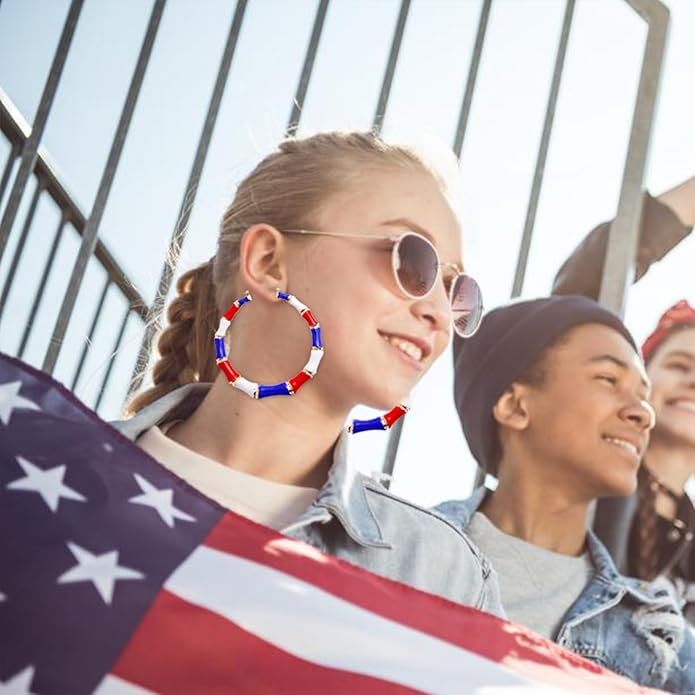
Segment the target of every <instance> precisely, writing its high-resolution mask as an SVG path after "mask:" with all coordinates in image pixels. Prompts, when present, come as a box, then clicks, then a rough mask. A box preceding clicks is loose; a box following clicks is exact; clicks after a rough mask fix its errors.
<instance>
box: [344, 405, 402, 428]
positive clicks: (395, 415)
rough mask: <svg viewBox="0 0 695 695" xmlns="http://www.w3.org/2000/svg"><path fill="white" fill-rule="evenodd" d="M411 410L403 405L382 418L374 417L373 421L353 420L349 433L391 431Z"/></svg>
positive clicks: (349, 426)
mask: <svg viewBox="0 0 695 695" xmlns="http://www.w3.org/2000/svg"><path fill="white" fill-rule="evenodd" d="M409 410H410V408H409V407H408V406H407V405H403V404H402V403H401V404H400V405H397V406H395V407H393V408H391V410H389V411H388V413H384V414H383V415H381V416H380V417H374V418H372V419H371V420H353V421H352V422H351V423H350V424H349V425H348V432H350V434H358V433H359V432H367V431H369V430H389V429H391V427H393V423H394V422H396V420H399V419H400V418H402V417H403V416H404V415H405V414H406V413H407V412H408V411H409Z"/></svg>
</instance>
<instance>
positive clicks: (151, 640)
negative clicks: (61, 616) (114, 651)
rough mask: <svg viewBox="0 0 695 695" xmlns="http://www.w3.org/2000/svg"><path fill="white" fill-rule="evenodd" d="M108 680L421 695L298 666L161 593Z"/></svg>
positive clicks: (169, 690)
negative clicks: (112, 677) (115, 678)
mask: <svg viewBox="0 0 695 695" xmlns="http://www.w3.org/2000/svg"><path fill="white" fill-rule="evenodd" d="M112 673H113V674H114V675H115V676H118V677H119V678H122V679H124V680H126V681H130V682H131V683H136V684H138V685H140V686H142V687H145V688H149V689H150V690H154V691H156V692H159V693H166V694H167V695H179V694H180V695H190V694H191V693H253V694H254V695H256V694H261V693H269V694H271V693H272V694H273V695H274V694H275V693H330V695H336V694H340V693H345V694H346V695H347V694H350V695H353V694H354V693H360V694H363V693H364V694H365V695H372V694H374V695H377V694H382V693H383V694H384V695H408V693H419V692H420V691H416V690H412V689H410V688H406V687H403V686H400V685H395V684H393V683H390V682H387V681H384V680H381V679H379V678H370V677H369V676H362V675H359V674H355V673H349V672H347V671H339V670H337V669H332V668H326V667H324V666H318V665H316V664H313V663H311V662H308V661H305V660H303V659H299V658H297V657H295V656H292V655H291V654H288V653H287V652H285V651H283V650H281V649H278V648H277V647H274V646H273V645H271V644H269V643H268V642H265V641H263V640H262V639H259V638H258V637H256V636H254V635H252V634H250V633H248V632H246V631H245V630H242V629H241V628H240V627H239V626H238V625H236V624H234V623H232V622H229V621H228V620H226V619H225V618H222V617H220V616H218V615H216V614H215V613H212V612H210V611H208V610H207V609H204V608H200V607H198V606H194V605H192V604H190V603H188V602H187V601H184V600H182V599H180V598H178V597H177V596H175V595H174V594H171V593H169V592H166V591H163V592H162V593H160V594H159V595H158V596H157V598H156V599H155V601H154V602H153V604H152V606H150V609H149V610H148V612H147V613H146V615H145V618H144V619H143V621H142V622H141V623H140V625H139V626H138V629H137V630H136V631H135V633H134V635H133V636H132V637H131V639H130V641H129V642H128V644H127V646H126V648H125V649H124V651H123V652H122V653H121V655H120V657H119V659H118V661H117V662H116V664H115V666H114V668H113V669H112Z"/></svg>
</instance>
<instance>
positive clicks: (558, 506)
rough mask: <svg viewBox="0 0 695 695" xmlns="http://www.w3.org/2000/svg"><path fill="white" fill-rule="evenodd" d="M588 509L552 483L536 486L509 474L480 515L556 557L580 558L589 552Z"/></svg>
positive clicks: (500, 482)
mask: <svg viewBox="0 0 695 695" xmlns="http://www.w3.org/2000/svg"><path fill="white" fill-rule="evenodd" d="M510 473H511V472H510ZM588 509H589V503H588V502H577V501H576V500H572V499H570V498H569V496H568V495H567V494H566V492H565V490H564V489H562V487H561V486H555V485H553V483H552V481H547V480H546V481H544V482H542V483H541V482H533V481H530V480H529V479H528V478H527V477H523V476H516V475H513V474H510V475H507V474H506V472H505V473H504V474H503V475H502V476H501V477H500V481H499V485H498V486H497V489H496V490H495V492H494V493H490V494H488V496H487V498H486V499H485V501H484V502H483V505H482V507H481V509H480V511H482V512H483V513H484V514H485V516H487V518H488V519H489V520H490V521H491V522H492V523H493V524H494V525H495V526H496V527H497V528H498V529H499V530H500V531H503V532H504V533H508V534H509V535H511V536H516V537H517V538H520V539H521V540H524V541H526V542H527V543H532V544H533V545H537V546H538V547H540V548H545V549H546V550H551V551H552V552H555V553H561V554H563V555H572V556H578V555H581V554H582V553H583V552H584V548H585V542H586V523H587V514H588Z"/></svg>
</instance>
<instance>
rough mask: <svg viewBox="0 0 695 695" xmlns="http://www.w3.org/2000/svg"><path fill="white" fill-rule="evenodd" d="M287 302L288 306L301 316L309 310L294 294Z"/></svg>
mask: <svg viewBox="0 0 695 695" xmlns="http://www.w3.org/2000/svg"><path fill="white" fill-rule="evenodd" d="M287 302H288V304H290V305H291V306H293V307H294V308H295V309H296V310H297V311H298V312H299V313H300V314H301V313H302V312H303V311H306V310H307V309H308V308H309V307H307V306H306V304H302V303H301V302H300V301H299V300H298V299H297V298H296V297H295V296H294V295H293V294H291V295H290V298H289V299H288V300H287Z"/></svg>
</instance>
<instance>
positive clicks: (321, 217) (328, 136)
mask: <svg viewBox="0 0 695 695" xmlns="http://www.w3.org/2000/svg"><path fill="white" fill-rule="evenodd" d="M177 290H178V295H177V296H176V298H175V299H174V300H173V301H172V302H171V304H170V306H169V309H168V319H169V325H168V326H167V328H166V329H165V330H164V332H163V333H162V334H161V337H160V339H159V355H160V356H159V360H158V361H157V362H156V364H155V366H154V371H153V382H154V383H153V386H152V388H150V389H149V390H147V391H145V392H144V393H142V394H140V395H139V396H138V397H137V398H135V400H134V401H133V402H132V403H131V407H130V409H131V412H132V413H133V415H134V416H133V417H132V418H131V419H129V420H125V421H123V422H121V423H119V424H118V426H119V428H120V430H121V431H122V432H123V433H124V434H125V435H126V436H128V437H130V438H131V439H132V440H134V441H136V442H137V444H139V445H140V446H141V447H142V448H143V449H144V450H145V451H147V452H148V453H149V454H150V455H151V456H152V457H153V458H155V459H157V460H158V461H160V462H161V463H162V465H164V466H165V467H166V468H169V469H170V470H172V471H173V472H175V473H176V474H177V475H179V476H180V477H181V478H183V479H184V480H186V481H187V482H189V483H190V484H191V485H193V486H194V487H196V488H197V489H198V490H200V491H201V492H202V493H203V494H205V495H207V496H208V497H210V498H212V499H213V500H215V501H217V502H218V503H219V504H221V505H222V506H224V507H226V508H228V509H230V510H232V511H235V512H237V513H239V514H242V515H244V516H246V517H248V518H250V519H253V520H254V521H257V522H259V523H261V524H264V525H267V526H270V527H273V528H275V529H277V530H279V531H281V532H282V533H284V534H286V535H288V536H291V537H294V538H297V539H300V540H303V541H305V542H307V543H310V544H312V545H314V546H316V547H317V548H319V549H320V550H322V551H324V552H328V553H331V554H334V555H337V556H339V557H341V558H344V559H346V560H348V561H350V562H352V563H355V564H358V565H361V566H362V567H365V568H366V569H368V570H370V571H373V572H375V573H377V574H380V575H383V576H386V577H390V578H392V579H396V580H399V581H402V582H405V583H408V584H411V585H413V586H415V587H417V588H420V589H423V590H425V591H429V592H432V593H436V594H439V595H442V596H445V597H446V598H449V599H451V600H454V601H457V602H460V603H463V604H468V605H472V606H475V607H477V608H481V609H484V610H488V611H491V612H497V613H499V612H501V608H500V604H499V595H498V588H497V584H496V578H495V575H494V574H493V573H492V572H491V571H490V568H489V566H488V564H487V562H486V561H485V559H484V558H483V557H481V555H480V554H479V552H478V551H477V549H476V548H475V547H474V546H473V545H472V544H471V543H470V542H469V541H468V539H467V537H466V536H465V535H464V534H462V533H461V532H460V531H458V530H457V529H456V528H455V527H454V526H452V525H450V524H449V523H447V522H446V521H444V520H442V519H440V518H438V517H437V516H436V515H434V514H433V513H431V512H428V511H425V510H423V509H420V508H418V507H417V506H415V505H413V504H411V503H409V502H405V501H403V500H400V499H398V498H397V497H395V496H393V495H392V494H390V493H389V492H388V490H386V489H385V488H384V487H382V486H381V485H379V484H378V483H377V482H375V481H373V480H371V479H370V478H368V477H366V476H364V475H362V474H361V473H359V472H358V471H357V470H355V469H354V468H353V466H352V464H351V463H350V462H349V461H348V455H347V448H348V443H349V439H350V438H351V437H354V436H360V434H359V433H360V432H362V431H363V430H365V429H388V428H390V427H391V425H392V424H393V422H395V421H396V419H398V418H399V417H402V416H403V415H404V414H405V412H406V411H407V409H408V406H407V398H408V394H409V393H410V391H411V390H412V388H413V387H414V386H415V384H416V383H417V382H418V380H419V379H420V378H421V377H422V376H423V375H424V374H425V373H426V372H427V370H428V369H429V368H430V367H431V365H432V363H433V362H434V360H435V359H436V358H437V357H438V356H439V355H440V354H441V353H442V352H443V351H444V349H445V348H446V346H447V344H448V341H449V337H450V332H451V329H452V326H453V329H454V330H455V331H456V332H457V334H459V335H461V336H467V335H470V334H471V333H472V332H473V331H474V330H475V328H476V327H477V324H478V322H479V320H480V316H481V313H482V302H481V297H480V290H479V288H478V286H477V284H476V283H475V281H474V280H473V279H472V278H471V277H470V276H468V275H466V274H465V273H464V272H463V265H462V260H461V232H460V225H459V220H458V218H457V215H456V214H455V212H454V207H453V205H452V200H451V195H450V191H449V190H448V188H447V182H446V181H445V180H444V179H443V177H442V176H441V175H440V174H438V173H437V172H435V171H434V170H433V169H432V168H431V167H430V166H428V165H427V164H426V163H425V162H424V160H423V159H422V158H420V157H419V156H418V155H416V154H415V153H414V152H413V151H412V150H410V149H408V148H406V147H402V146H396V145H392V144H388V143H386V142H385V141H384V140H382V139H381V138H379V137H377V136H375V135H372V134H367V133H348V134H339V133H322V134H318V135H315V136H313V137H309V138H306V139H289V140H286V141H284V142H282V143H281V144H280V145H279V147H278V149H277V150H276V151H275V152H273V153H272V154H270V155H269V156H267V157H266V158H265V159H263V160H262V161H261V162H260V164H258V166H257V167H256V168H255V169H254V170H253V171H252V172H251V174H250V175H249V176H248V177H247V178H246V179H245V180H244V181H243V182H242V183H241V184H240V185H239V187H238V189H237V191H236V194H235V197H234V199H233V200H232V202H231V204H230V205H229V207H228V208H227V209H226V210H225V212H224V214H223V216H222V221H221V225H220V234H219V238H218V242H217V252H216V253H215V255H214V256H213V257H212V258H211V259H210V261H208V262H207V263H204V264H202V265H200V266H198V267H197V268H194V269H193V270H190V271H189V272H187V273H185V274H184V275H182V276H181V278H180V279H179V281H178V283H177ZM358 404H365V405H367V406H370V407H372V408H376V409H380V410H382V411H383V413H384V414H383V415H382V416H380V417H378V418H374V419H372V420H355V421H353V422H352V423H349V424H348V423H346V420H347V418H348V415H349V413H350V411H351V410H352V409H353V408H354V407H355V406H357V405H358Z"/></svg>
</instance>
